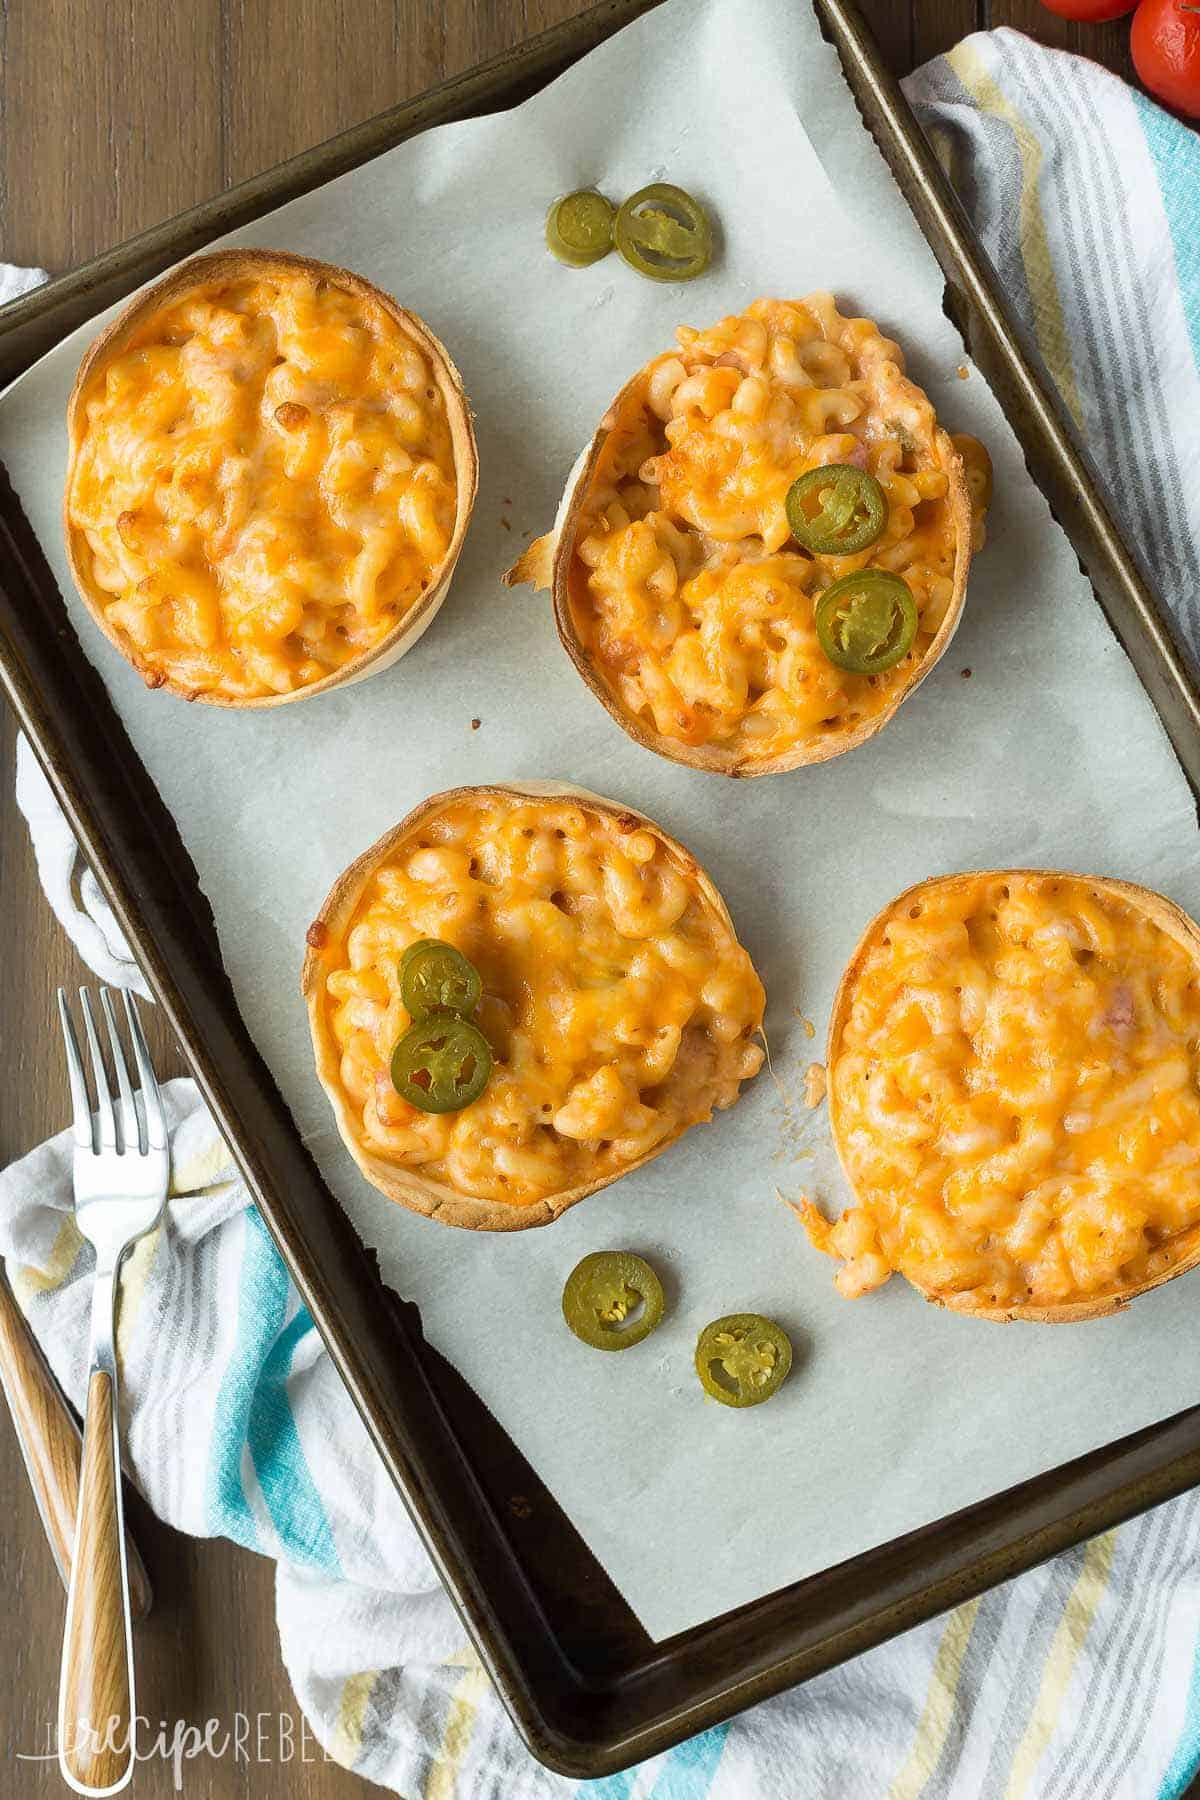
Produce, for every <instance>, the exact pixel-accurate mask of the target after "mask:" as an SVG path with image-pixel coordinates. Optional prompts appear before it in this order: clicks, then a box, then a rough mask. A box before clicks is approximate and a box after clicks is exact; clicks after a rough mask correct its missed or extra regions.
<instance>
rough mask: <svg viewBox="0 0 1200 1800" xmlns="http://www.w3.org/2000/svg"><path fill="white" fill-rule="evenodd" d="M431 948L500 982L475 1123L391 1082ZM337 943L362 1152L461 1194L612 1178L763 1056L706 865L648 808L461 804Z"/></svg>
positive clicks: (343, 1052) (547, 1188)
mask: <svg viewBox="0 0 1200 1800" xmlns="http://www.w3.org/2000/svg"><path fill="white" fill-rule="evenodd" d="M422 937H436V938H440V939H442V940H443V941H445V942H448V943H451V944H453V945H455V947H456V948H458V949H460V950H461V951H463V953H464V954H465V955H466V956H468V957H469V958H470V959H471V961H472V962H473V963H474V964H475V966H476V967H477V968H478V969H479V971H480V973H481V975H482V977H483V984H484V996H483V1000H482V1002H481V1004H480V1007H479V1011H478V1014H477V1023H478V1024H479V1026H480V1028H481V1029H482V1030H483V1032H484V1033H485V1035H486V1036H487V1038H488V1041H489V1043H490V1045H491V1047H492V1051H493V1056H494V1059H495V1061H494V1065H493V1071H492V1075H491V1078H490V1080H489V1082H488V1084H487V1086H486V1088H485V1089H484V1091H483V1093H482V1094H481V1095H480V1097H479V1098H478V1099H477V1100H475V1101H474V1102H473V1103H472V1104H471V1105H469V1106H467V1107H465V1108H464V1109H463V1110H462V1111H461V1112H457V1113H447V1114H440V1115H436V1114H432V1113H423V1112H420V1111H418V1110H417V1109H415V1108H414V1107H412V1106H410V1105H409V1104H408V1103H407V1102H406V1101H405V1100H403V1099H402V1098H401V1097H400V1095H399V1094H398V1093H397V1092H396V1090H395V1088H394V1087H393V1086H392V1082H391V1077H390V1073H389V1070H390V1064H391V1057H392V1051H393V1049H394V1048H395V1045H396V1043H397V1041H398V1039H399V1038H400V1036H401V1035H402V1033H403V1032H404V1030H405V1029H406V1027H407V1025H408V1024H409V1018H408V1014H407V1012H406V1011H405V1009H404V1005H403V1002H402V1000H401V997H400V974H399V967H400V959H401V956H402V954H403V952H404V950H405V948H406V947H407V946H408V945H409V944H410V943H412V942H414V941H415V940H416V939H418V938H422ZM318 939H319V941H320V944H321V950H320V954H321V967H322V971H323V975H322V979H323V982H324V998H323V1001H322V1002H320V1003H321V1004H323V1005H324V1007H325V1009H326V1017H327V1020H328V1024H329V1027H330V1029H331V1031H332V1034H333V1038H334V1040H335V1042H336V1045H337V1047H338V1052H339V1054H340V1067H339V1072H338V1082H339V1085H340V1090H341V1094H340V1097H341V1100H342V1102H343V1112H344V1114H345V1116H346V1117H347V1118H348V1121H349V1125H350V1129H351V1130H352V1132H353V1134H354V1136H355V1138H356V1139H357V1141H358V1144H359V1146H360V1147H361V1149H362V1150H364V1151H365V1152H366V1153H367V1154H369V1155H370V1156H373V1157H377V1158H381V1159H383V1160H384V1161H386V1162H390V1163H393V1164H395V1165H398V1166H400V1167H404V1168H410V1169H414V1170H419V1171H420V1173H421V1174H422V1175H424V1176H426V1177H428V1178H430V1179H431V1180H433V1181H436V1182H439V1183H443V1184H445V1185H447V1186H449V1187H451V1188H453V1189H455V1190H457V1191H458V1192H459V1193H462V1194H466V1195H470V1196H474V1197H478V1198H482V1199H485V1200H492V1201H497V1202H500V1203H502V1204H506V1205H510V1206H517V1207H519V1206H527V1205H530V1204H531V1203H533V1202H536V1201H538V1200H542V1199H545V1198H546V1197H548V1196H551V1195H555V1194H558V1193H561V1192H562V1191H564V1190H566V1189H569V1188H571V1187H574V1186H577V1185H578V1184H580V1183H583V1182H594V1181H596V1179H597V1178H600V1177H602V1178H604V1179H611V1178H612V1177H613V1176H614V1175H617V1174H620V1173H621V1172H622V1170H624V1169H626V1168H628V1167H629V1166H630V1165H631V1164H632V1163H634V1162H637V1161H639V1160H640V1159H641V1158H643V1157H645V1156H647V1155H649V1154H651V1153H652V1152H653V1151H654V1150H655V1148H656V1147H658V1146H660V1145H662V1144H664V1143H665V1142H666V1141H668V1140H670V1139H671V1138H672V1137H674V1136H677V1135H678V1133H679V1132H680V1131H681V1130H683V1129H685V1128H686V1127H687V1126H689V1125H691V1124H694V1123H696V1122H698V1121H699V1120H702V1119H707V1118H709V1117H710V1116H711V1114H712V1110H713V1108H714V1107H728V1106H731V1105H732V1104H733V1102H734V1100H736V1098H737V1094H738V1088H739V1084H740V1083H741V1082H742V1081H744V1080H746V1079H747V1078H748V1077H749V1076H751V1075H753V1074H755V1073H756V1072H757V1070H758V1069H759V1067H760V1065H761V1063H762V1060H763V1051H762V1049H761V1047H760V1046H759V1045H758V1044H756V1043H753V1042H751V1038H752V1036H753V1034H754V1033H755V1032H757V1031H758V1030H759V1028H760V1026H761V1024H762V1015H763V1005H764V996H763V990H762V986H761V984H760V982H759V980H758V977H757V975H756V974H755V972H754V968H753V965H752V964H751V962H750V958H749V956H748V955H747V954H746V952H745V950H744V949H743V948H742V947H741V945H740V944H739V943H738V941H737V939H736V937H735V936H734V933H733V930H732V928H731V926H730V925H729V923H728V920H727V919H726V918H725V917H724V916H723V914H722V912H721V910H720V909H719V907H718V906H716V905H714V904H713V903H712V901H711V900H710V899H709V898H708V897H707V895H706V893H705V892H704V890H703V887H702V886H701V883H700V880H699V872H698V871H694V868H693V869H691V870H685V869H682V868H681V867H680V866H679V864H678V861H677V860H676V859H675V858H673V857H672V856H670V855H669V854H668V852H667V850H666V848H665V845H664V843H663V841H662V840H661V839H660V838H659V836H658V835H657V834H656V833H655V832H654V831H653V830H651V829H650V828H648V827H647V826H646V824H645V823H644V822H643V821H641V820H639V819H637V818H636V817H635V816H634V815H632V814H628V813H626V814H621V815H619V816H613V815H610V814H608V813H606V812H600V811H597V810H593V809H592V808H590V807H588V806H586V805H585V804H582V803H581V802H579V801H577V800H574V799H554V800H547V799H536V800H535V799H530V798H523V797H518V796H515V795H508V796H499V797H495V796H491V795H489V796H487V797H483V796H475V797H471V798H460V799H457V800H453V801H452V802H451V803H450V804H449V806H448V807H447V808H446V809H445V810H443V811H441V812H438V813H437V814H435V815H434V816H433V817H431V818H429V819H427V820H426V821H425V823H424V824H423V825H421V826H420V827H419V829H417V830H416V832H415V834H414V836H413V838H412V839H411V841H406V842H404V843H402V844H400V845H399V846H397V847H396V848H395V849H394V851H392V852H391V853H390V854H389V855H388V856H387V857H386V858H385V859H384V860H383V861H382V862H381V863H380V864H379V865H377V866H376V867H375V868H374V870H373V872H372V873H371V875H370V877H369V879H368V881H367V883H366V886H365V888H364V890H363V892H362V894H361V896H360V897H359V899H358V901H357V904H356V905H355V906H354V908H353V912H352V914H351V916H350V918H349V920H348V922H347V924H346V925H345V928H344V930H339V934H338V937H337V940H336V941H334V942H330V943H326V942H325V941H324V936H323V934H322V932H321V931H318ZM313 941H314V942H315V941H318V940H317V939H314V940H313Z"/></svg>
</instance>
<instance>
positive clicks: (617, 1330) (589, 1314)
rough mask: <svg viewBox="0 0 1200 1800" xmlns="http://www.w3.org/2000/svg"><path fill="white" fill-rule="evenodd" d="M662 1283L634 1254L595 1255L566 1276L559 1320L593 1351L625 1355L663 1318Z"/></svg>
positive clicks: (602, 1252)
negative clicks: (624, 1353)
mask: <svg viewBox="0 0 1200 1800" xmlns="http://www.w3.org/2000/svg"><path fill="white" fill-rule="evenodd" d="M663 1306H664V1300H663V1290H662V1282H661V1281H660V1280H659V1279H658V1276H657V1275H656V1274H655V1273H654V1270H653V1269H652V1268H651V1267H650V1264H649V1263H648V1262H646V1261H645V1260H644V1259H643V1258H642V1257H640V1256H635V1255H634V1254H633V1252H632V1250H594V1251H593V1252H592V1254H591V1255H590V1256H585V1257H584V1259H583V1261H582V1262H581V1263H578V1264H576V1266H575V1268H573V1269H572V1270H571V1273H570V1274H569V1275H568V1276H567V1283H566V1286H565V1287H564V1288H563V1297H562V1309H563V1318H564V1319H565V1320H566V1321H567V1324H568V1325H569V1326H570V1327H571V1330H572V1331H573V1332H574V1333H575V1336H576V1337H577V1338H581V1339H582V1340H583V1342H584V1343H585V1344H590V1345H591V1346H592V1348H593V1349H594V1350H626V1349H628V1347H629V1345H630V1344H640V1343H641V1341H642V1339H643V1338H647V1337H649V1336H650V1333H651V1332H652V1331H653V1330H654V1327H655V1326H656V1325H657V1324H658V1322H659V1320H660V1319H661V1318H662V1316H663Z"/></svg>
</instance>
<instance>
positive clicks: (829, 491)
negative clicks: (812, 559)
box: [784, 463, 887, 556]
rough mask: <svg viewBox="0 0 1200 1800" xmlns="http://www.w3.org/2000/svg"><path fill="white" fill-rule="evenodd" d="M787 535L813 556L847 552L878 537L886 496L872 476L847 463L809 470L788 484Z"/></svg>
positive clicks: (851, 554)
mask: <svg viewBox="0 0 1200 1800" xmlns="http://www.w3.org/2000/svg"><path fill="white" fill-rule="evenodd" d="M784 505H785V507H786V510H787V521H788V524H789V525H790V526H791V528H792V536H793V537H794V538H795V540H796V542H797V543H798V544H803V546H804V548H805V549H806V550H812V551H813V552H814V553H815V554H816V555H817V556H853V555H854V554H855V552H856V551H859V550H865V549H866V548H867V546H868V544H873V543H874V542H875V540H876V538H878V537H880V536H882V533H883V528H884V526H885V525H886V524H887V496H886V495H885V493H884V491H883V489H882V488H881V487H880V485H879V483H878V482H877V481H876V479H875V477H874V476H873V475H869V474H868V473H867V471H866V469H856V468H854V466H853V465H852V464H850V463H829V464H827V465H826V466H825V467H824V468H820V469H809V470H808V471H807V472H806V473H805V474H803V475H801V477H800V479H799V480H798V481H793V483H792V485H791V487H790V488H789V489H788V493H787V500H786V501H785V502H784Z"/></svg>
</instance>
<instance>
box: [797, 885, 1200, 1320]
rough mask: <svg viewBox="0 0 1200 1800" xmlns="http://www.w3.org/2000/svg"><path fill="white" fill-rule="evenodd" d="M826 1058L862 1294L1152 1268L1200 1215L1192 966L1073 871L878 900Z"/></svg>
mask: <svg viewBox="0 0 1200 1800" xmlns="http://www.w3.org/2000/svg"><path fill="white" fill-rule="evenodd" d="M843 1019H844V1024H843V1029H842V1032H841V1037H840V1042H839V1043H837V1044H836V1045H835V1046H833V1047H832V1048H833V1049H834V1050H835V1052H836V1054H835V1055H834V1057H833V1059H832V1061H831V1067H830V1072H829V1073H830V1090H831V1106H832V1108H833V1110H834V1124H835V1133H836V1136H837V1142H838V1149H839V1153H840V1155H841V1157H842V1161H843V1164H844V1166H845V1169H846V1174H847V1176H848V1177H849V1180H850V1183H851V1185H852V1187H853V1188H854V1191H855V1194H856V1196H857V1199H858V1204H857V1205H856V1206H855V1207H853V1208H852V1209H851V1210H850V1211H848V1212H846V1213H844V1214H843V1215H842V1217H841V1219H840V1220H839V1221H838V1222H837V1224H836V1225H832V1226H830V1225H828V1224H826V1223H825V1222H824V1221H823V1220H821V1219H820V1218H819V1216H818V1215H816V1213H815V1211H814V1210H813V1209H811V1208H810V1209H809V1210H808V1219H807V1223H808V1224H809V1227H810V1231H811V1233H812V1234H813V1235H814V1237H815V1239H816V1241H817V1243H818V1246H819V1247H820V1248H822V1249H825V1250H827V1251H828V1252H829V1253H830V1254H831V1255H834V1256H838V1257H841V1258H843V1259H844V1262H845V1266H844V1267H843V1268H842V1270H841V1271H840V1272H839V1274H838V1278H837V1285H838V1287H839V1288H840V1289H841V1291H842V1292H843V1293H844V1294H847V1295H849V1296H853V1295H856V1294H860V1293H862V1292H864V1291H865V1290H867V1289H869V1288H873V1287H877V1286H878V1285H879V1284H880V1283H881V1282H884V1281H886V1280H887V1278H888V1277H889V1275H891V1273H892V1271H893V1270H900V1271H901V1273H903V1274H904V1275H906V1276H907V1277H908V1279H909V1280H910V1281H912V1282H913V1283H915V1284H916V1285H917V1286H918V1287H920V1288H922V1289H923V1290H924V1291H925V1292H926V1293H927V1294H929V1295H930V1296H931V1297H935V1298H937V1299H940V1300H943V1301H944V1302H945V1303H946V1304H947V1305H950V1306H954V1307H958V1308H961V1309H963V1310H979V1309H992V1308H996V1307H1000V1308H1003V1307H1004V1306H1011V1305H1021V1306H1032V1307H1054V1306H1057V1305H1062V1304H1063V1303H1067V1302H1073V1301H1077V1300H1079V1299H1087V1298H1099V1297H1102V1296H1110V1295H1118V1296H1119V1295H1120V1294H1122V1293H1124V1292H1127V1291H1129V1290H1131V1289H1134V1288H1137V1287H1139V1286H1141V1285H1143V1284H1144V1283H1146V1282H1149V1281H1152V1280H1153V1279H1154V1278H1155V1277H1157V1276H1160V1275H1161V1274H1162V1273H1164V1272H1165V1271H1166V1270H1168V1269H1169V1268H1170V1266H1171V1265H1172V1262H1173V1261H1174V1260H1175V1259H1176V1257H1177V1255H1178V1253H1179V1239H1180V1234H1182V1233H1185V1232H1188V1231H1189V1230H1191V1229H1192V1228H1193V1227H1195V1226H1197V1225H1200V1093H1198V1091H1197V1075H1198V1055H1197V1053H1198V1050H1200V963H1198V958H1197V952H1196V950H1195V949H1194V948H1193V949H1191V950H1189V949H1188V948H1187V947H1186V945H1185V943H1184V942H1181V941H1180V939H1179V938H1177V937H1175V936H1173V935H1172V934H1171V933H1170V932H1169V931H1167V930H1165V929H1164V928H1163V927H1162V926H1161V925H1160V924H1158V923H1157V922H1155V920H1153V919H1152V918H1150V917H1148V916H1147V915H1146V914H1145V913H1144V912H1143V911H1142V910H1141V909H1140V907H1138V906H1136V905H1134V904H1131V903H1130V901H1129V900H1127V899H1124V898H1119V897H1117V896H1116V895H1114V894H1111V893H1106V892H1104V891H1102V890H1099V889H1097V888H1095V887H1093V886H1092V885H1091V884H1089V882H1087V881H1086V880H1084V879H1082V878H1078V877H1073V876H1059V875H1039V874H1029V873H1023V872H1013V873H1011V874H1008V875H1003V876H993V877H981V878H978V879H973V878H970V877H967V878H962V877H957V878H955V877H950V878H946V879H945V880H944V881H941V882H935V883H932V884H929V885H927V886H925V887H923V888H920V889H918V890H915V891H914V893H913V895H912V896H910V897H907V898H906V901H905V903H904V904H903V905H902V906H900V907H898V908H896V909H892V910H890V911H889V912H887V913H885V914H884V915H882V917H881V919H880V920H877V921H876V924H875V926H874V927H873V928H872V932H871V933H870V935H869V938H868V941H867V946H866V948H865V952H863V953H861V955H860V961H859V966H858V968H857V970H856V973H855V977H854V981H853V989H852V992H851V993H850V996H849V1001H848V1006H847V1008H846V1010H845V1012H844V1014H843Z"/></svg>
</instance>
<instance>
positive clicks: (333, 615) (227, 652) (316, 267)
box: [66, 251, 475, 706]
mask: <svg viewBox="0 0 1200 1800" xmlns="http://www.w3.org/2000/svg"><path fill="white" fill-rule="evenodd" d="M70 435H71V463H70V469H69V472H68V479H67V498H66V522H67V539H68V544H69V548H70V554H71V558H72V563H73V567H74V571H75V575H76V579H77V581H78V583H79V586H80V589H81V591H82V593H83V595H84V597H85V599H86V600H87V601H88V603H89V606H90V608H91V610H92V612H93V614H94V616H95V617H96V619H97V621H98V623H99V624H100V625H101V626H102V627H103V629H104V630H105V632H106V633H107V635H108V636H109V637H110V638H111V639H112V641H113V643H115V644H116V646H117V647H118V649H120V650H121V651H123V652H124V654H125V655H126V656H127V657H128V658H129V660H130V661H131V662H133V663H134V664H135V666H136V667H137V668H138V669H139V671H140V672H141V674H142V675H143V676H144V678H145V680H146V681H147V683H148V684H149V685H150V686H151V687H163V686H166V687H170V688H172V689H173V690H175V691H176V692H177V693H181V694H184V695H186V696H187V697H188V698H189V699H198V700H207V701H213V702H216V703H218V704H222V705H229V706H248V705H263V704H270V703H278V702H280V701H286V700H292V699H296V698H298V697H300V696H303V695H307V694H310V693H313V692H315V691H317V690H318V689H321V688H327V687H332V686H334V685H338V684H340V683H341V682H343V681H345V680H346V679H348V678H351V677H352V676H357V675H359V674H362V673H365V672H366V670H367V667H368V666H369V667H371V668H378V667H381V666H384V664H385V663H386V662H388V661H392V660H394V658H395V656H397V655H399V654H400V653H401V652H402V650H404V649H407V648H408V646H409V644H411V643H412V642H414V641H415V638H416V636H417V635H419V631H420V630H421V629H423V628H424V626H425V625H426V624H427V623H428V621H429V619H430V618H431V617H432V615H433V612H434V611H436V607H437V604H438V602H439V601H440V599H441V597H442V595H443V594H444V592H445V589H446V586H447V583H448V580H449V575H450V571H451V569H452V568H453V565H454V561H455V559H456V557H457V554H458V549H459V546H460V544H461V541H462V535H463V532H464V530H465V527H466V521H467V517H468V515H469V512H470V507H471V502H472V499H473V495H474V485H475V450H474V442H473V438H472V435H471V427H470V419H469V414H468V412H467V409H466V405H465V402H464V400H463V398H462V391H461V385H460V384H459V381H458V377H457V373H456V371H455V370H454V367H453V364H451V363H450V361H449V359H448V358H447V356H446V354H445V352H444V350H443V349H442V346H441V345H440V344H439V343H438V341H437V339H436V338H434V337H433V336H432V334H431V333H430V332H429V331H428V330H427V328H426V327H425V326H424V325H423V324H422V323H421V322H420V321H419V320H417V319H416V318H414V317H413V316H412V315H411V314H409V313H405V312H403V311H402V310H401V309H400V308H399V307H398V306H397V305H396V304H395V302H394V301H392V300H390V299H389V298H388V297H387V296H386V295H384V294H382V293H380V292H379V291H378V290H377V289H375V288H373V287H371V286H370V284H369V283H367V282H365V281H363V280H361V279H360V278H359V277H357V276H354V275H350V274H348V273H347V272H346V271H344V270H338V269H333V268H329V267H326V266H325V265H323V264H319V263H310V262H306V261H303V260H302V259H300V258H298V257H287V256H280V255H275V254H273V253H270V254H269V253H267V252H262V251H240V252H232V253H229V252H226V253H220V254H218V255H216V256H212V257H205V258H201V259H200V260H199V261H197V262H194V263H191V264H188V265H187V266H186V267H185V268H184V269H182V270H181V271H179V272H178V273H177V274H176V275H174V276H171V277H169V278H168V279H167V281H165V282H163V283H161V284H160V285H159V286H158V287H156V288H154V289H152V290H151V291H150V292H149V293H148V294H146V295H144V296H142V297H141V298H140V299H138V300H137V301H135V302H134V304H133V306H132V308H131V309H130V310H129V311H127V312H126V313H124V314H123V315H122V316H121V317H120V318H119V319H118V320H117V321H116V323H115V324H114V325H113V326H111V327H110V328H109V330H108V331H107V332H106V333H105V334H104V335H103V336H102V337H101V338H100V339H99V341H98V342H97V343H96V345H95V346H94V347H93V349H92V350H91V352H90V353H89V355H88V357H87V358H86V359H85V361H84V363H83V366H82V368H81V370H80V373H79V379H78V381H77V383H76V388H75V392H74V394H73V396H72V401H71V410H70Z"/></svg>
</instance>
